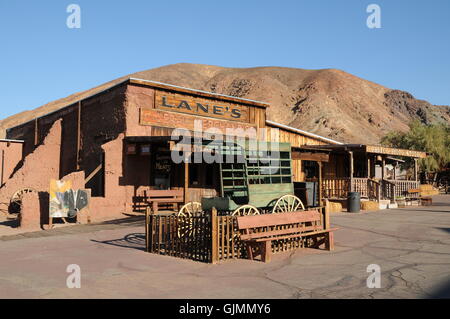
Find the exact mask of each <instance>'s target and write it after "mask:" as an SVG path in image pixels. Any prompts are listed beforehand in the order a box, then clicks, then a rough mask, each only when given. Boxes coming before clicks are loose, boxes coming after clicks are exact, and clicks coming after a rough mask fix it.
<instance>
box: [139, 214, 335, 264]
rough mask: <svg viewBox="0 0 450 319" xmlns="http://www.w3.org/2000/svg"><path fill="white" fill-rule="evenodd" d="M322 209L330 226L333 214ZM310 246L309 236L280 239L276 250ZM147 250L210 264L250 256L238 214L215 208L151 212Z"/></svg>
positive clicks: (323, 220) (147, 223) (148, 224)
mask: <svg viewBox="0 0 450 319" xmlns="http://www.w3.org/2000/svg"><path fill="white" fill-rule="evenodd" d="M318 209H319V210H320V212H321V216H322V218H321V221H320V223H322V224H323V225H324V226H323V228H324V229H328V228H329V227H330V223H329V216H328V215H327V214H326V212H325V209H323V208H318ZM280 227H281V226H280ZM274 229H276V227H275V228H274ZM308 245H309V241H308V238H294V239H286V240H279V241H274V242H273V243H272V251H273V252H274V253H277V252H282V251H288V250H293V249H296V248H299V247H307V246H308ZM146 251H147V252H150V253H155V254H160V255H167V256H173V257H178V258H187V259H192V260H196V261H202V262H207V263H216V262H218V261H221V260H228V259H237V258H247V252H246V250H245V247H244V244H243V243H242V241H241V240H240V238H239V231H238V229H237V223H236V217H235V216H217V212H215V211H214V210H213V211H212V212H205V213H203V215H202V216H195V217H178V216H162V215H150V214H147V218H146Z"/></svg>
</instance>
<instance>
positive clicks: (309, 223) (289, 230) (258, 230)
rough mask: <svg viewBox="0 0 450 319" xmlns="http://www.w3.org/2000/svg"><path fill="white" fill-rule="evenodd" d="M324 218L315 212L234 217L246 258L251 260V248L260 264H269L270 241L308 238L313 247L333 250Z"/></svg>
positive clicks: (330, 229)
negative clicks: (244, 247)
mask: <svg viewBox="0 0 450 319" xmlns="http://www.w3.org/2000/svg"><path fill="white" fill-rule="evenodd" d="M327 219H328V217H327V216H326V217H325V216H324V217H322V214H321V213H319V212H318V211H299V212H292V213H279V214H265V215H256V216H242V217H237V225H238V229H239V232H240V238H241V240H242V241H244V242H245V244H246V245H247V253H248V256H249V258H250V259H252V260H253V259H254V252H253V250H254V249H255V250H256V251H257V252H259V254H260V255H261V260H262V261H263V262H269V261H270V259H271V255H272V241H276V240H283V239H291V238H300V237H312V238H313V240H314V245H313V247H315V248H318V247H319V246H321V245H322V244H324V245H325V249H328V250H333V249H334V242H333V231H335V230H337V229H338V228H329V227H327V226H325V227H324V224H325V225H328V221H327Z"/></svg>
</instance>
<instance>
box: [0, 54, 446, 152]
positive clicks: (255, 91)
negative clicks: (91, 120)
mask: <svg viewBox="0 0 450 319" xmlns="http://www.w3.org/2000/svg"><path fill="white" fill-rule="evenodd" d="M126 77H135V78H142V79H147V80H153V81H160V82H165V83H170V84H174V85H179V86H185V87H189V88H195V89H201V90H206V91H212V92H216V93H221V94H227V95H233V96H237V97H244V98H249V99H254V100H260V101H264V102H268V103H270V104H271V107H270V108H269V109H268V118H269V119H270V120H272V121H276V122H279V123H282V124H286V125H290V126H294V127H297V128H300V129H302V130H306V131H310V132H312V133H316V134H320V135H323V136H326V137H330V138H333V139H337V140H340V141H343V142H349V143H378V142H379V140H380V138H381V137H382V136H383V135H385V134H386V133H387V132H389V131H392V130H402V131H405V130H407V129H408V123H409V122H410V121H411V120H413V119H419V120H420V121H422V122H423V123H436V122H446V123H450V108H449V107H448V106H436V105H431V104H430V103H428V102H426V101H423V100H417V99H415V98H414V97H413V96H412V95H411V94H410V93H408V92H403V91H399V90H392V89H389V88H386V87H383V86H381V85H378V84H376V83H373V82H370V81H367V80H364V79H361V78H358V77H356V76H353V75H351V74H349V73H346V72H343V71H340V70H335V69H324V70H304V69H292V68H281V67H257V68H246V69H244V68H223V67H217V66H209V65H198V64H185V63H183V64H174V65H168V66H163V67H160V68H156V69H151V70H147V71H143V72H138V73H134V74H130V75H128V76H125V77H122V78H119V79H116V80H114V81H111V82H108V83H105V84H102V85H100V86H98V87H96V88H93V89H90V90H88V91H84V92H79V93H76V94H73V95H71V96H69V97H67V98H64V99H60V100H57V101H54V102H50V103H48V104H46V105H43V106H41V107H39V108H37V109H35V110H31V111H26V112H22V113H19V114H16V115H13V116H11V117H9V118H6V119H4V120H2V121H0V136H2V137H3V136H4V131H5V129H6V128H8V127H11V126H14V125H18V124H20V123H23V122H25V121H28V120H31V119H33V118H35V117H36V116H41V115H44V114H46V113H49V112H51V111H54V110H56V109H58V108H61V107H63V106H66V105H68V104H70V103H73V102H75V101H77V100H78V99H80V98H83V97H86V96H88V95H90V94H93V93H95V92H98V91H100V90H102V89H104V88H106V87H108V86H110V85H112V84H113V83H117V82H119V81H121V80H123V79H124V78H126Z"/></svg>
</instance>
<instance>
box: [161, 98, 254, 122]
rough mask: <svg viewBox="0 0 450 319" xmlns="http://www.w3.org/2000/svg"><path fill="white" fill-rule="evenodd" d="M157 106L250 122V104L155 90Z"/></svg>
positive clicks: (174, 110)
mask: <svg viewBox="0 0 450 319" xmlns="http://www.w3.org/2000/svg"><path fill="white" fill-rule="evenodd" d="M155 108H156V109H159V110H164V111H171V112H179V113H186V114H191V115H198V116H206V117H214V118H219V119H224V120H229V121H239V122H248V121H249V116H248V109H249V108H248V106H245V105H239V104H233V103H228V102H222V101H214V100H209V99H204V98H197V97H192V96H188V95H182V94H178V93H167V92H162V91H155Z"/></svg>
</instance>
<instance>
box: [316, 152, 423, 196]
mask: <svg viewBox="0 0 450 319" xmlns="http://www.w3.org/2000/svg"><path fill="white" fill-rule="evenodd" d="M313 147H314V146H313ZM320 148H322V149H323V148H326V149H329V150H331V153H330V160H329V162H327V163H325V165H324V167H323V172H322V174H321V175H322V179H321V195H322V197H323V198H327V199H346V198H347V196H348V193H349V192H359V193H360V194H361V198H362V199H368V200H374V201H380V200H390V201H391V202H394V201H395V200H396V198H398V197H408V198H415V197H418V196H419V195H418V193H412V192H408V190H413V189H418V188H419V186H420V182H419V180H418V165H417V159H418V158H423V157H426V153H423V152H417V151H411V150H400V149H392V148H386V147H381V146H370V145H359V144H342V145H326V146H323V145H322V146H320ZM394 155H395V156H396V157H393V156H394ZM397 156H398V157H397ZM399 157H401V158H411V159H413V169H412V173H411V172H410V173H409V175H408V176H406V175H405V176H399V169H398V167H399V163H404V162H405V161H404V160H403V159H401V158H399ZM388 166H389V167H391V169H388Z"/></svg>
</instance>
